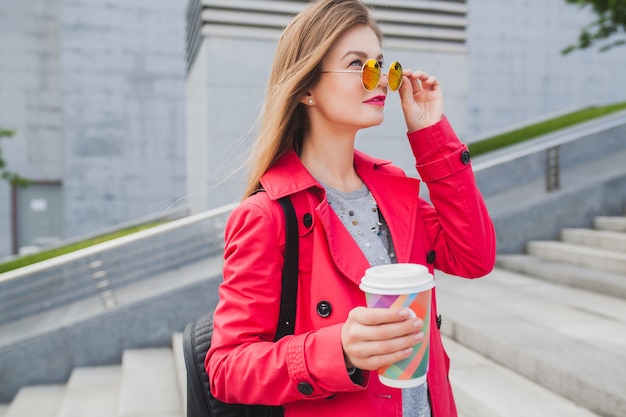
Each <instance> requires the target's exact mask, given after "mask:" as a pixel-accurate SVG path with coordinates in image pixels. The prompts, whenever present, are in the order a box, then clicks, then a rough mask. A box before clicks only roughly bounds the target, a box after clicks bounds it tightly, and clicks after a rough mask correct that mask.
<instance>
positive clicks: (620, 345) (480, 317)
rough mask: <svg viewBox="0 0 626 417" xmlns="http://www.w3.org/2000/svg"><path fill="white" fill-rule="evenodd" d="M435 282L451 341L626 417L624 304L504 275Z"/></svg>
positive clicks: (608, 412)
mask: <svg viewBox="0 0 626 417" xmlns="http://www.w3.org/2000/svg"><path fill="white" fill-rule="evenodd" d="M437 276H438V280H437V288H438V305H439V312H440V313H441V314H442V316H443V325H442V332H443V333H444V334H445V335H446V336H447V337H449V338H451V339H453V340H454V341H456V342H457V343H460V344H462V345H464V346H466V347H468V348H471V349H473V350H474V351H476V352H478V353H480V354H481V355H483V356H485V357H487V358H489V359H491V360H493V361H495V362H497V363H500V364H503V365H505V366H507V367H508V368H510V369H511V370H513V371H515V372H517V373H519V374H521V375H523V376H525V377H526V378H528V379H530V380H532V381H534V382H535V383H537V384H540V385H542V386H544V387H546V388H548V389H550V390H552V391H555V392H557V393H560V394H561V395H563V396H565V397H567V398H569V399H570V400H572V401H574V402H576V403H578V404H581V405H583V406H584V407H585V408H588V409H590V410H592V411H594V412H596V413H598V414H600V415H605V416H612V417H618V416H620V417H621V416H623V410H626V374H625V373H623V372H621V371H620V370H623V367H624V363H626V336H625V335H626V301H625V300H623V299H620V298H616V297H610V296H605V295H601V294H594V293H590V292H588V291H584V290H580V289H576V288H568V287H563V286H559V285H555V284H551V283H548V282H543V281H540V280H536V279H533V278H530V277H528V276H524V275H521V274H517V273H513V272H508V271H504V270H500V269H496V270H494V272H492V273H491V274H489V275H488V276H487V277H485V278H482V279H479V280H465V279H460V278H457V277H452V276H449V275H446V274H443V273H438V274H437ZM452 367H454V358H453V359H452Z"/></svg>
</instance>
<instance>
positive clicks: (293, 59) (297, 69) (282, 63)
mask: <svg viewBox="0 0 626 417" xmlns="http://www.w3.org/2000/svg"><path fill="white" fill-rule="evenodd" d="M359 24H361V25H367V26H368V27H370V28H371V29H372V30H373V31H374V33H376V36H377V37H378V39H379V41H380V42H381V43H382V32H381V31H380V28H379V27H378V25H377V24H376V22H375V21H374V19H373V17H372V16H371V14H370V12H369V10H368V9H367V7H366V6H365V5H364V4H363V3H362V2H361V1H360V0H319V1H316V2H314V3H313V4H312V5H311V6H309V7H307V8H306V9H305V10H304V11H302V12H301V13H299V14H298V15H297V16H296V17H295V18H294V20H293V21H292V22H291V23H290V24H289V25H288V26H287V27H286V28H285V30H284V31H283V33H282V35H281V37H280V39H279V41H278V46H277V48H276V55H275V56H274V64H273V67H272V72H271V74H270V79H269V85H268V90H267V95H266V97H265V102H264V105H263V112H262V116H261V119H260V127H259V133H258V135H257V138H256V140H255V142H254V145H253V148H252V151H251V155H250V168H249V172H248V182H247V185H246V189H245V194H244V198H245V197H247V196H249V195H251V194H252V193H253V192H254V191H255V190H256V189H258V188H259V187H260V182H259V181H260V179H261V176H263V174H264V173H265V171H267V169H268V168H270V167H271V166H272V164H273V163H274V162H275V161H276V160H277V159H278V158H279V157H280V156H282V155H283V154H284V153H285V152H287V151H288V150H289V149H295V151H296V152H299V150H300V147H301V145H302V138H303V134H304V132H305V131H306V129H307V128H308V123H309V121H308V118H307V114H306V111H305V109H304V107H303V106H302V104H301V103H300V99H301V98H302V97H303V96H304V95H305V94H306V93H307V91H309V90H310V89H311V88H312V87H313V86H314V85H315V84H316V83H317V81H318V80H319V77H320V71H321V64H322V60H323V59H324V57H325V56H326V55H327V53H328V51H329V50H330V49H331V48H332V46H333V45H334V44H335V42H336V41H337V39H338V38H339V37H340V36H341V35H343V33H345V32H346V31H347V30H348V29H350V28H351V27H353V26H355V25H359Z"/></svg>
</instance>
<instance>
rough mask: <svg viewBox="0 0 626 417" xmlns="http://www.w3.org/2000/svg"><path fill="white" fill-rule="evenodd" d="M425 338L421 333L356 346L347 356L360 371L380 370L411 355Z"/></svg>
mask: <svg viewBox="0 0 626 417" xmlns="http://www.w3.org/2000/svg"><path fill="white" fill-rule="evenodd" d="M424 337H425V336H424V333H421V332H420V333H417V334H412V335H407V336H403V337H399V338H395V339H389V340H384V341H376V342H364V343H359V344H354V345H351V346H349V347H348V348H347V349H346V354H347V355H348V356H349V357H350V358H351V361H352V363H353V364H355V365H357V364H358V365H357V367H359V368H360V369H371V370H373V369H378V368H380V367H381V366H387V365H390V364H392V363H394V362H397V361H399V360H402V359H405V358H406V357H408V356H409V355H411V353H412V352H413V348H414V346H415V345H416V344H417V343H420V342H422V341H423V340H424Z"/></svg>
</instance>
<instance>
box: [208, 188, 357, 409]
mask: <svg viewBox="0 0 626 417" xmlns="http://www.w3.org/2000/svg"><path fill="white" fill-rule="evenodd" d="M260 194H262V196H261V195H257V196H254V197H253V198H250V199H248V200H246V201H244V202H243V203H242V204H241V205H240V206H239V207H237V208H236V209H235V210H234V211H233V213H232V214H231V216H230V217H229V220H228V223H227V225H226V230H225V250H224V268H223V272H224V282H223V283H222V284H221V285H220V289H219V297H220V300H219V302H218V305H217V308H216V311H215V316H214V333H213V338H212V343H211V348H210V349H209V352H208V353H207V357H206V360H205V368H206V370H207V373H208V375H209V380H210V381H211V392H212V393H213V395H214V396H215V397H216V398H217V399H219V400H221V401H224V402H228V403H240V404H266V405H281V404H286V403H288V402H291V401H297V400H303V399H319V398H325V397H328V396H330V395H332V394H335V393H337V392H349V391H358V390H362V389H363V387H362V386H360V385H356V384H354V383H353V382H352V381H351V380H350V377H349V375H348V373H347V370H346V369H345V363H344V359H343V350H342V347H341V337H340V332H341V326H340V325H333V326H329V327H326V328H322V329H319V330H315V331H310V332H307V333H304V334H298V335H289V336H285V337H283V338H282V339H280V340H279V341H277V342H274V341H273V339H274V336H275V334H276V329H277V321H278V315H279V309H280V294H281V276H282V275H281V274H282V267H283V257H284V250H285V232H284V224H285V221H284V215H283V213H282V210H281V209H280V206H279V205H278V203H277V202H270V201H269V198H268V197H267V196H266V194H265V193H260ZM257 197H258V198H257ZM260 199H265V203H263V204H255V203H254V202H250V201H249V200H256V201H259V200H260ZM277 207H278V208H277Z"/></svg>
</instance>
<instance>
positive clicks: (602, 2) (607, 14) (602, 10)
mask: <svg viewBox="0 0 626 417" xmlns="http://www.w3.org/2000/svg"><path fill="white" fill-rule="evenodd" d="M565 1H566V2H567V3H569V4H575V5H578V6H579V7H582V8H585V7H590V8H591V10H592V11H593V12H594V14H595V15H596V16H597V19H596V20H595V21H594V22H592V23H590V24H589V25H587V26H585V27H584V28H583V29H582V31H581V32H580V35H579V36H578V43H577V44H575V45H570V46H568V47H567V48H565V49H563V51H561V52H562V53H563V54H564V55H565V54H569V53H570V52H572V51H575V50H577V49H585V48H589V47H590V46H592V45H594V44H595V45H598V44H601V46H600V51H601V52H604V51H607V50H609V49H611V48H613V47H614V46H618V45H624V44H626V38H625V35H626V0H565Z"/></svg>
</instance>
